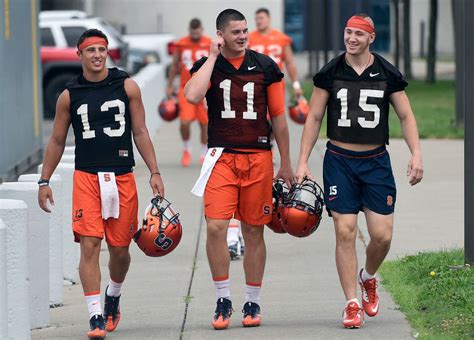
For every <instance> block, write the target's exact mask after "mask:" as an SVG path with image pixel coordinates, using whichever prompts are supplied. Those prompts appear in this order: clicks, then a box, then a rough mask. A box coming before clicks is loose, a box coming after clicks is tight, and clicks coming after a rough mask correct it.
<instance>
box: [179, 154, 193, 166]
mask: <svg viewBox="0 0 474 340" xmlns="http://www.w3.org/2000/svg"><path fill="white" fill-rule="evenodd" d="M190 164H191V152H189V151H187V150H184V151H183V157H182V158H181V165H182V166H184V167H188V166H189V165H190Z"/></svg>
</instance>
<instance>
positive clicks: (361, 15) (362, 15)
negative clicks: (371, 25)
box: [353, 13, 370, 18]
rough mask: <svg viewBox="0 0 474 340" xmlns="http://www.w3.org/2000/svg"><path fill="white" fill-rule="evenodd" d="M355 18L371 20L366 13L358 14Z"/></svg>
mask: <svg viewBox="0 0 474 340" xmlns="http://www.w3.org/2000/svg"><path fill="white" fill-rule="evenodd" d="M353 16H355V17H361V18H369V17H370V16H369V15H368V14H366V13H357V14H354V15H353Z"/></svg>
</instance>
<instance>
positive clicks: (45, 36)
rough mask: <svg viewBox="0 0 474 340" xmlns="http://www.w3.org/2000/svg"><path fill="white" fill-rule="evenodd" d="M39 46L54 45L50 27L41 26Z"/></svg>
mask: <svg viewBox="0 0 474 340" xmlns="http://www.w3.org/2000/svg"><path fill="white" fill-rule="evenodd" d="M41 46H56V44H55V42H54V38H53V33H52V32H51V28H49V27H43V28H41Z"/></svg>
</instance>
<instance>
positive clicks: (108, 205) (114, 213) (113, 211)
mask: <svg viewBox="0 0 474 340" xmlns="http://www.w3.org/2000/svg"><path fill="white" fill-rule="evenodd" d="M97 176H98V177H99V186H100V203H101V206H102V218H103V219H104V220H106V219H108V218H110V217H113V218H118V217H119V212H120V200H119V193H118V188H117V183H116V182H115V173H113V172H98V173H97Z"/></svg>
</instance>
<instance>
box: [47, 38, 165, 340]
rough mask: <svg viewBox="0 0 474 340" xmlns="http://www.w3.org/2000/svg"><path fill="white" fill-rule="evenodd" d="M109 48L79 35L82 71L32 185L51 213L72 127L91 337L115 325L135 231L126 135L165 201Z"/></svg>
mask: <svg viewBox="0 0 474 340" xmlns="http://www.w3.org/2000/svg"><path fill="white" fill-rule="evenodd" d="M107 46H108V40H107V36H106V35H105V34H104V33H103V32H101V31H99V30H97V29H89V30H87V31H85V32H84V33H83V34H82V35H81V37H80V38H79V40H78V42H77V54H78V56H79V57H80V58H81V62H82V74H80V75H78V76H77V77H75V78H73V79H72V80H71V81H69V82H68V83H67V84H66V89H65V90H64V91H63V92H62V93H61V95H60V96H59V98H58V103H57V105H56V116H55V119H54V127H53V131H52V134H51V137H50V139H49V142H48V146H47V148H46V152H45V155H44V161H43V170H42V173H41V179H40V180H39V181H38V184H39V190H38V203H39V206H40V207H41V209H43V210H44V211H46V212H50V206H49V205H50V204H52V205H54V199H53V193H52V191H51V188H50V187H49V185H48V184H49V179H50V178H51V176H52V174H53V172H54V170H55V169H56V166H57V165H58V163H59V161H60V159H61V155H62V153H63V151H64V146H65V143H66V137H67V132H68V130H69V126H70V125H72V127H73V130H74V136H75V141H76V148H75V171H74V178H73V189H72V190H73V202H72V207H73V209H72V229H73V232H74V237H75V241H76V242H79V243H80V252H81V257H80V263H79V276H80V279H81V283H82V288H83V290H84V295H85V299H86V302H87V308H88V311H89V324H90V330H89V331H88V333H87V335H88V337H89V338H90V339H103V338H105V336H106V332H107V331H109V332H111V331H114V330H115V329H116V327H117V325H118V323H119V321H120V316H121V314H120V296H121V293H120V292H121V288H122V284H123V282H124V280H125V276H126V274H127V272H128V268H129V266H130V253H129V244H130V242H131V240H132V237H133V235H134V233H135V231H136V230H137V226H138V196H137V188H136V184H135V178H134V175H133V172H132V169H133V166H134V165H135V161H134V157H133V144H132V136H133V140H134V142H135V145H136V147H137V149H138V151H139V152H140V154H141V156H142V157H143V159H144V161H145V163H146V164H147V166H148V169H149V170H150V186H151V189H152V192H153V195H159V196H161V197H164V186H163V181H162V179H161V175H160V172H159V169H158V165H157V162H156V156H155V149H154V147H153V144H152V142H151V139H150V136H149V134H148V130H147V128H146V125H145V111H144V108H143V103H142V100H141V94H140V88H139V87H138V85H137V83H136V82H135V81H134V80H132V79H131V78H129V76H128V74H127V73H126V72H124V71H121V70H119V69H117V68H107V67H106V66H105V65H106V60H107V57H108V48H107ZM104 236H105V240H106V242H107V245H108V249H109V255H110V258H109V276H110V280H109V285H108V286H107V288H106V290H105V299H104V301H105V304H104V310H103V311H102V307H101V299H100V276H101V274H100V267H99V255H100V248H101V242H102V239H103V238H104Z"/></svg>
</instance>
